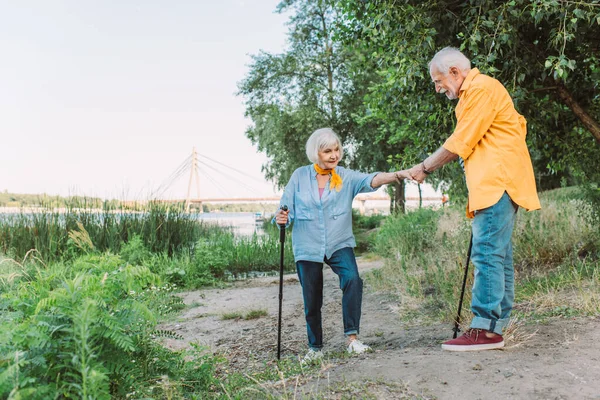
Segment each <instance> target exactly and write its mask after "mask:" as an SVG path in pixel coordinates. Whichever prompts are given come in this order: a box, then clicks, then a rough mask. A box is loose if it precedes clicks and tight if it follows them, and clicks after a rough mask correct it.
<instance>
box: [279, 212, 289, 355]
mask: <svg viewBox="0 0 600 400" xmlns="http://www.w3.org/2000/svg"><path fill="white" fill-rule="evenodd" d="M281 209H282V210H283V211H287V210H288V207H287V206H285V205H284V206H281ZM278 225H279V243H281V252H280V253H279V254H280V255H279V323H278V324H277V359H278V360H279V359H280V357H281V305H282V303H283V249H284V247H285V224H278Z"/></svg>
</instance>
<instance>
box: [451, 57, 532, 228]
mask: <svg viewBox="0 0 600 400" xmlns="http://www.w3.org/2000/svg"><path fill="white" fill-rule="evenodd" d="M458 97H459V101H458V104H457V106H456V119H457V124H456V128H455V129H454V133H453V134H452V135H451V136H450V137H449V138H448V140H446V142H445V143H444V145H443V146H444V148H445V149H446V150H448V151H450V152H452V153H454V154H458V155H459V156H460V157H462V158H463V160H464V161H465V175H466V178H467V187H468V189H469V202H468V204H467V216H468V217H469V218H472V217H473V215H474V211H476V210H481V209H484V208H487V207H491V206H493V205H494V204H496V203H497V202H498V200H500V198H501V197H502V194H504V192H505V191H506V192H507V193H508V195H509V196H510V198H511V199H512V201H514V202H515V203H517V204H518V205H519V206H521V207H523V208H525V209H526V210H528V211H530V210H537V209H539V208H541V207H540V201H539V199H538V196H537V190H536V186H535V177H534V175H533V166H532V165H531V157H530V156H529V151H528V150H527V144H526V143H525V136H526V135H527V121H525V118H524V117H523V116H522V115H520V114H519V113H518V112H517V110H515V107H514V104H513V102H512V99H511V97H510V95H509V94H508V92H507V91H506V89H505V88H504V86H502V84H501V83H500V82H499V81H498V80H496V79H494V78H491V77H489V76H487V75H483V74H481V73H480V72H479V70H478V69H477V68H473V69H472V70H471V71H469V73H468V74H467V76H466V78H465V80H464V81H463V83H462V85H461V87H460V91H459V94H458Z"/></svg>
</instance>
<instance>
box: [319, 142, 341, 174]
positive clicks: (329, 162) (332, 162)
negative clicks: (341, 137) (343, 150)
mask: <svg viewBox="0 0 600 400" xmlns="http://www.w3.org/2000/svg"><path fill="white" fill-rule="evenodd" d="M339 162H340V148H339V146H338V145H337V144H335V145H332V146H328V147H325V148H323V149H321V150H319V162H318V164H319V167H321V168H323V169H334V168H335V167H337V165H338V163H339Z"/></svg>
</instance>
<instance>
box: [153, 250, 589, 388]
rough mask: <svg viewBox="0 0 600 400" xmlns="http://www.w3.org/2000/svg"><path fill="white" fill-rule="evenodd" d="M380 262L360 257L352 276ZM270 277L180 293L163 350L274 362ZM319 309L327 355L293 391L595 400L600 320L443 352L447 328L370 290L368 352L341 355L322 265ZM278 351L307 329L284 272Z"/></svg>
mask: <svg viewBox="0 0 600 400" xmlns="http://www.w3.org/2000/svg"><path fill="white" fill-rule="evenodd" d="M380 266H381V261H371V262H365V261H362V260H359V269H360V270H361V273H364V272H365V271H367V270H369V269H373V268H379V267H380ZM278 283H279V280H278V278H277V277H271V278H260V279H254V280H249V281H244V282H240V283H237V284H235V285H234V286H233V287H230V288H227V289H211V290H203V291H195V292H188V293H183V294H182V297H183V299H184V302H185V303H186V304H188V305H192V307H190V308H189V309H187V310H186V311H185V312H184V313H183V314H182V315H181V316H180V317H179V318H178V320H177V321H174V322H172V323H169V324H165V325H163V326H162V328H164V329H171V330H174V331H176V332H177V333H179V334H180V335H182V336H183V338H184V340H182V341H170V342H169V345H170V346H172V347H185V346H187V345H188V343H189V342H197V343H200V344H203V345H206V346H209V347H211V348H212V349H213V350H214V351H218V352H220V353H222V354H225V355H226V356H227V358H228V359H229V360H230V361H231V362H232V364H233V368H236V369H239V370H249V369H252V368H254V367H257V368H258V367H259V366H260V365H262V364H263V363H264V361H270V360H273V359H274V358H275V354H276V344H277V311H278V290H279V287H278ZM324 293H325V298H324V305H323V314H324V317H323V329H324V338H325V348H324V351H325V352H326V354H327V353H329V354H330V355H331V356H330V359H329V360H327V361H326V362H325V363H323V367H322V370H321V371H320V373H319V374H317V375H318V376H317V377H312V378H307V379H306V380H304V381H302V382H301V385H300V386H299V387H297V388H296V389H295V390H296V394H297V395H298V396H299V397H303V396H304V397H312V396H314V395H316V394H318V395H319V396H322V397H325V398H340V397H343V396H346V397H344V398H364V397H368V398H378V399H395V398H435V399H459V398H460V399H486V400H487V399H600V318H577V319H555V320H551V321H549V322H548V323H546V324H542V325H539V324H538V325H533V324H532V325H524V326H521V327H520V328H519V336H520V337H521V338H527V337H528V338H527V339H526V340H524V341H519V342H516V341H512V342H511V341H507V348H506V349H505V350H501V351H487V352H475V353H451V352H443V351H442V350H441V348H440V343H441V342H442V341H444V340H447V339H448V338H449V337H450V336H451V333H452V332H451V327H449V326H448V325H439V326H425V327H409V328H407V327H405V326H404V324H403V323H402V322H401V320H400V318H399V316H398V312H397V310H398V305H397V304H396V302H395V301H394V300H393V299H390V298H385V297H382V296H381V295H377V294H374V293H370V292H369V290H368V289H367V290H366V292H365V295H364V298H363V317H362V321H361V339H362V340H363V341H364V342H366V343H369V344H370V345H371V346H372V347H373V348H374V350H375V351H374V352H373V353H371V354H368V355H363V356H358V357H350V358H345V357H340V352H342V351H343V350H344V347H345V346H344V342H345V339H344V337H343V328H342V321H341V319H342V318H341V291H340V290H339V288H338V282H337V277H336V276H335V274H333V273H332V272H331V270H329V269H326V273H325V287H324ZM253 310H265V311H267V313H268V315H267V316H266V317H262V318H259V319H255V320H244V319H230V320H224V319H223V318H222V316H223V314H226V313H239V314H241V315H246V314H247V313H248V312H249V311H253ZM283 320H284V324H283V333H282V337H283V340H282V343H283V347H282V354H283V356H286V357H287V356H297V355H303V354H304V352H305V351H306V328H305V322H304V314H303V303H302V293H301V288H300V285H299V283H298V280H297V277H296V275H286V276H285V286H284V307H283Z"/></svg>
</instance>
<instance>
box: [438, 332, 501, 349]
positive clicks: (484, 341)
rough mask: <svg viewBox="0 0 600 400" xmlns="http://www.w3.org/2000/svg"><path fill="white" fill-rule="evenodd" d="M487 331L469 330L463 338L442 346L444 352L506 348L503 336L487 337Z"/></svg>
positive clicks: (449, 341)
mask: <svg viewBox="0 0 600 400" xmlns="http://www.w3.org/2000/svg"><path fill="white" fill-rule="evenodd" d="M486 332H487V331H486V330H483V329H469V330H468V331H466V332H465V333H464V334H463V335H462V336H460V337H458V338H456V339H452V340H448V341H447V342H444V343H443V344H442V350H448V351H479V350H493V349H501V348H502V347H504V339H503V338H502V335H496V336H494V337H491V338H490V337H487V335H486Z"/></svg>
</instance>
